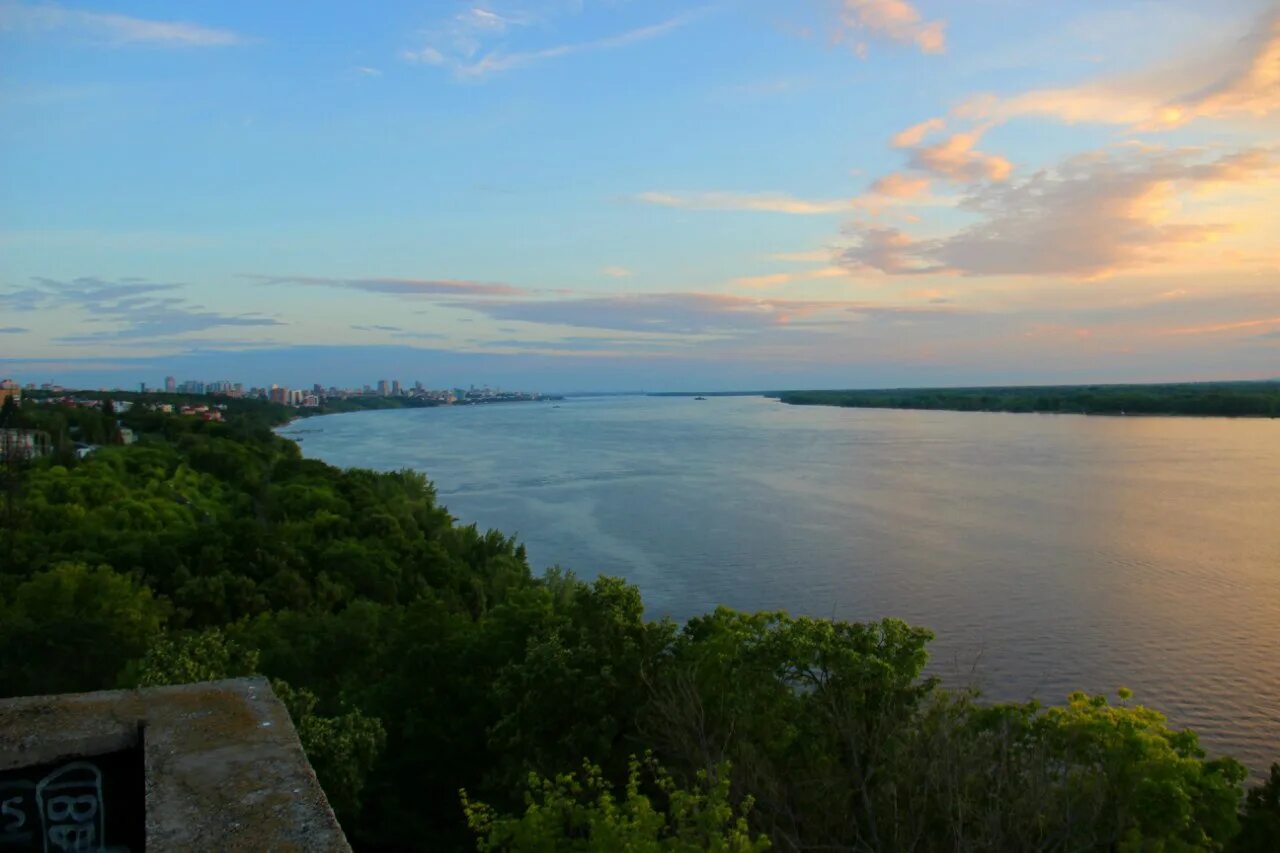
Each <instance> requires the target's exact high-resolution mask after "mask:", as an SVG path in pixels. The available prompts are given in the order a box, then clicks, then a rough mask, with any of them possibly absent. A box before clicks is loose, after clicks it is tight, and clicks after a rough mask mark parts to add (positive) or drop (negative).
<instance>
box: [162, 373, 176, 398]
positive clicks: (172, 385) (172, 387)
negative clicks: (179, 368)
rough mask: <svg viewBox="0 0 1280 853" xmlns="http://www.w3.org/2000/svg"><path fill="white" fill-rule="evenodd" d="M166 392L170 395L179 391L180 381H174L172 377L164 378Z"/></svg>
mask: <svg viewBox="0 0 1280 853" xmlns="http://www.w3.org/2000/svg"><path fill="white" fill-rule="evenodd" d="M164 390H165V392H166V393H168V394H172V393H173V392H174V391H177V390H178V380H176V379H174V378H173V377H172V376H166V377H165V378H164Z"/></svg>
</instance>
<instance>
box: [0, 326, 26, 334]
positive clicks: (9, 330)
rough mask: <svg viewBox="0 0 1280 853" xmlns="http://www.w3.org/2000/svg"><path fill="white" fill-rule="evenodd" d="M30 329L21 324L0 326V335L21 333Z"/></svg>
mask: <svg viewBox="0 0 1280 853" xmlns="http://www.w3.org/2000/svg"><path fill="white" fill-rule="evenodd" d="M29 331H31V330H30V329H26V328H23V327H22V326H0V335H21V334H22V333H23V332H29Z"/></svg>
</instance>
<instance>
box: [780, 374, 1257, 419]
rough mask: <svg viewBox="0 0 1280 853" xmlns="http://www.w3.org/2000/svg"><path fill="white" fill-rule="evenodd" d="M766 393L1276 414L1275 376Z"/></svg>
mask: <svg viewBox="0 0 1280 853" xmlns="http://www.w3.org/2000/svg"><path fill="white" fill-rule="evenodd" d="M768 396H771V397H777V398H778V399H780V400H781V401H782V402H784V403H791V404H793V405H798V406H847V407H852V408H864V409H868V408H878V409H948V410H953V411H961V412H1046V413H1064V414H1082V415H1225V416H1229V417H1246V416H1252V417H1271V418H1274V417H1280V382H1194V383H1179V384H1170V385H1046V386H1022V387H1008V388H888V389H873V390H864V391H778V392H773V393H771V394H769V395H768Z"/></svg>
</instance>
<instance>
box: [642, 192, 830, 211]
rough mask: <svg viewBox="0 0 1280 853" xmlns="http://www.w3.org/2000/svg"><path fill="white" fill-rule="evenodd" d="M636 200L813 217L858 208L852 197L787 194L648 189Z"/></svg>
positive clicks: (694, 207)
mask: <svg viewBox="0 0 1280 853" xmlns="http://www.w3.org/2000/svg"><path fill="white" fill-rule="evenodd" d="M635 199H636V201H640V202H643V203H644V204H654V205H658V206H660V207H678V208H684V209H687V210H734V211H751V212H756V213H790V214H797V215H801V216H813V215H822V214H831V213H842V212H845V211H849V210H852V209H853V208H854V207H855V203H854V200H853V199H851V198H849V199H803V198H796V197H795V196H792V195H787V194H786V193H737V192H718V191H712V192H645V193H640V194H639V195H637V196H635Z"/></svg>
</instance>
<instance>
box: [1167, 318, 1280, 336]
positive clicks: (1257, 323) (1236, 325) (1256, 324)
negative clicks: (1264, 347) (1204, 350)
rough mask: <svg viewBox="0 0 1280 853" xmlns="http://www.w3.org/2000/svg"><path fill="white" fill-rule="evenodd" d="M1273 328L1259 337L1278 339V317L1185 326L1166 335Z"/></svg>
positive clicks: (1279, 323)
mask: <svg viewBox="0 0 1280 853" xmlns="http://www.w3.org/2000/svg"><path fill="white" fill-rule="evenodd" d="M1268 326H1275V327H1276V329H1275V330H1273V331H1270V332H1266V333H1264V334H1263V335H1262V336H1261V337H1280V317H1266V318H1263V319H1259V320H1236V321H1233V322H1230V323H1211V324H1209V325H1205V326H1186V327H1183V328H1179V329H1166V330H1165V331H1164V332H1163V334H1166V335H1214V334H1219V333H1221V332H1234V331H1237V330H1239V329H1257V328H1260V327H1268Z"/></svg>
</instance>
